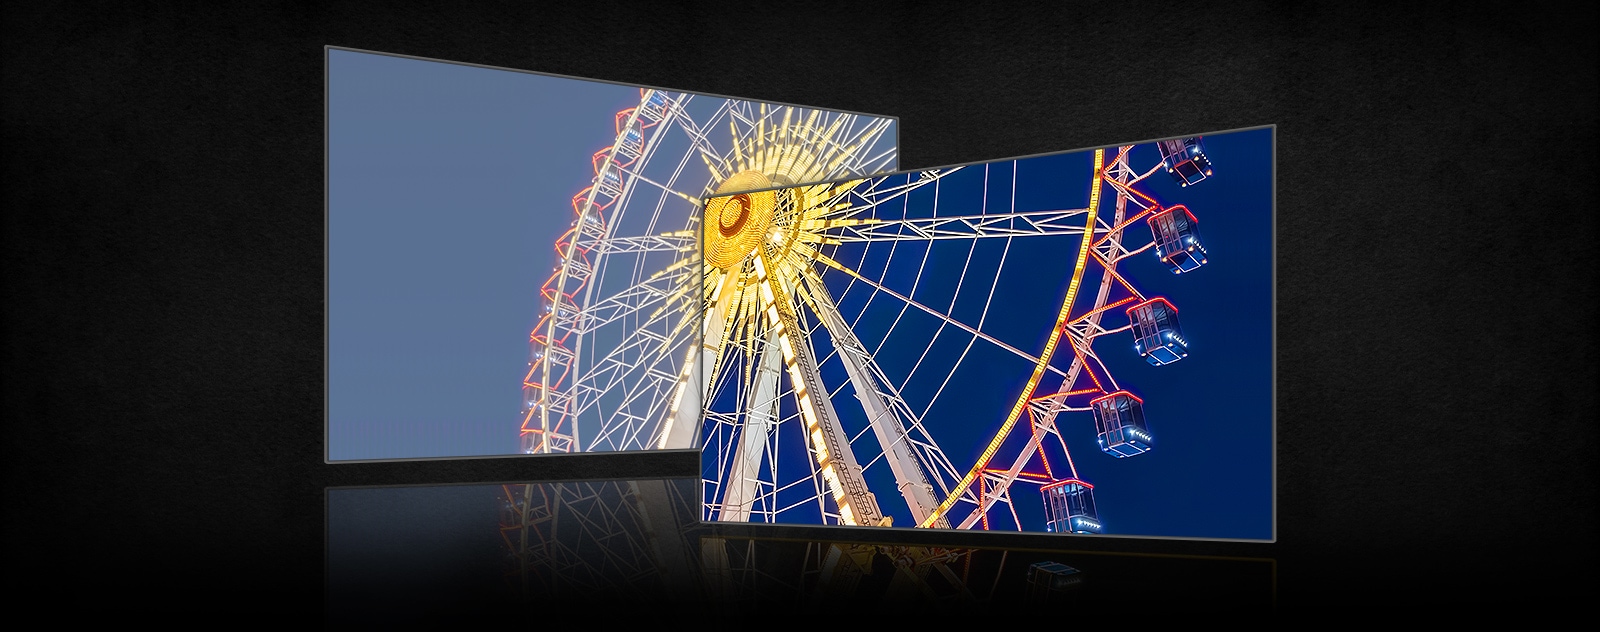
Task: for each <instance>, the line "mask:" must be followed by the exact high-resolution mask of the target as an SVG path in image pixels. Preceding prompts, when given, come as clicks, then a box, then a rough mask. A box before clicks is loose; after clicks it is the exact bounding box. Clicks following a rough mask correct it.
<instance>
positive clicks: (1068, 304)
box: [917, 149, 1106, 528]
mask: <svg viewBox="0 0 1600 632" xmlns="http://www.w3.org/2000/svg"><path fill="white" fill-rule="evenodd" d="M1105 156H1106V152H1105V150H1104V149H1096V150H1094V178H1093V181H1092V182H1091V183H1090V186H1089V215H1088V218H1087V219H1086V220H1085V222H1084V226H1093V225H1094V220H1095V215H1096V214H1097V213H1099V211H1100V182H1101V177H1100V176H1101V173H1100V170H1101V169H1102V168H1103V167H1104V166H1105ZM1093 237H1094V231H1092V230H1086V231H1084V232H1083V241H1082V242H1081V243H1080V244H1079V246H1078V258H1077V260H1076V261H1075V262H1074V265H1073V269H1072V282H1071V283H1069V284H1067V295H1066V297H1065V298H1063V299H1062V301H1061V311H1060V313H1059V314H1058V315H1057V316H1056V326H1055V327H1052V328H1051V329H1050V338H1049V339H1048V340H1046V341H1045V344H1044V352H1043V353H1040V354H1039V362H1038V363H1037V364H1036V365H1034V368H1033V375H1032V376H1030V377H1029V378H1028V384H1027V386H1025V387H1023V389H1022V395H1021V396H1019V397H1018V398H1017V403H1016V404H1015V405H1013V406H1012V407H1011V412H1010V413H1007V414H1006V420H1005V423H1003V424H1001V425H1000V431H999V432H997V433H995V436H994V438H993V439H990V440H989V445H988V447H986V448H984V449H983V455H982V456H980V457H978V462H977V464H976V465H974V466H973V467H972V470H970V471H968V472H967V475H966V476H964V477H962V478H961V482H959V483H957V484H956V486H955V488H954V489H952V490H950V496H949V497H948V498H945V500H944V502H942V503H939V507H938V508H937V509H935V510H934V511H933V513H931V514H929V515H928V517H927V518H925V519H923V521H922V523H921V524H919V525H917V526H919V527H923V528H927V527H930V526H932V525H933V523H934V521H936V520H938V519H939V518H940V517H941V516H943V515H944V514H946V513H948V512H949V511H950V508H951V507H954V506H955V504H956V501H957V500H959V498H960V496H961V494H963V493H965V492H966V491H967V488H969V487H971V486H972V481H973V479H976V478H977V477H978V473H979V472H980V471H981V470H982V469H983V468H985V467H988V465H989V460H990V459H993V458H994V455H995V453H996V452H999V451H1000V444H1001V443H1003V442H1004V441H1005V438H1006V436H1007V435H1009V434H1010V433H1011V427H1012V426H1015V425H1016V423H1017V419H1018V418H1020V417H1021V416H1022V411H1023V410H1024V409H1025V408H1026V407H1027V404H1028V400H1029V399H1030V398H1032V397H1033V392H1034V389H1036V388H1038V386H1039V380H1040V378H1043V377H1044V372H1045V367H1048V366H1049V365H1050V356H1052V355H1055V351H1056V343H1057V342H1059V341H1060V340H1061V332H1062V329H1063V326H1064V325H1065V324H1066V322H1067V316H1068V315H1069V314H1070V312H1071V311H1072V303H1073V302H1074V299H1076V298H1077V297H1078V288H1079V286H1080V284H1081V283H1082V282H1083V269H1084V264H1085V263H1087V261H1088V258H1089V247H1090V244H1091V243H1092V241H1093ZM1074 348H1076V347H1074ZM1091 375H1092V372H1091ZM980 501H981V499H980ZM978 510H979V511H982V510H983V505H982V504H981V503H980V504H979V505H978ZM984 520H988V512H984Z"/></svg>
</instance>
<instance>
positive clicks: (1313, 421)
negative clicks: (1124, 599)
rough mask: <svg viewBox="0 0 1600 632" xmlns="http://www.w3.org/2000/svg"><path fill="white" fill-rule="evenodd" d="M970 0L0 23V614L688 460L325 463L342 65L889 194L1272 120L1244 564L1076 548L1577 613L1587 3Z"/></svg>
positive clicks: (1591, 517)
mask: <svg viewBox="0 0 1600 632" xmlns="http://www.w3.org/2000/svg"><path fill="white" fill-rule="evenodd" d="M989 4H993V3H983V4H978V3H973V4H948V5H947V4H924V3H909V2H908V3H883V4H879V5H874V6H873V8H865V7H863V6H859V5H858V4H857V3H843V2H832V3H830V2H817V3H803V4H802V3H781V4H780V3H773V4H755V3H742V4H734V3H727V4H721V3H681V4H680V3H671V4H669V3H660V4H659V5H657V4H645V3H640V4H638V5H633V4H629V3H574V4H573V5H571V6H558V5H554V4H547V3H538V2H517V3H512V2H480V3H460V4H458V3H439V4H438V5H437V6H436V7H434V8H431V9H417V8H413V7H411V6H410V5H406V6H396V5H387V4H381V3H376V2H352V3H335V4H333V5H331V6H328V7H324V6H323V5H320V4H313V3H259V4H258V5H251V6H234V5H219V6H212V5H207V4H201V3H148V4H146V3H112V2H84V3H74V4H72V5H70V6H67V5H60V6H58V5H54V4H48V3H37V4H22V3H10V4H7V5H5V8H4V16H3V22H4V27H3V28H4V33H3V34H0V42H3V43H0V50H3V51H4V66H3V89H0V102H3V103H4V112H3V116H4V128H5V131H4V137H3V138H0V147H3V149H0V154H3V156H4V165H5V166H4V172H3V173H4V176H3V183H4V187H5V188H4V194H3V195H4V197H3V199H4V202H5V220H4V221H5V225H4V230H3V232H4V250H3V255H0V256H3V257H4V262H5V300H4V304H5V306H4V311H5V315H6V318H5V320H6V353H5V369H4V371H5V372H4V375H3V377H4V386H3V393H4V402H5V406H6V413H5V421H4V423H3V426H0V427H3V428H4V436H5V443H6V445H5V458H4V460H3V465H0V467H3V468H4V472H5V485H4V488H3V489H4V490H5V491H4V493H5V497H4V504H3V506H4V513H5V517H4V538H5V547H6V550H5V554H4V560H5V563H4V567H5V571H4V572H5V581H6V590H7V595H8V596H10V597H13V598H14V599H16V601H15V602H14V603H19V604H22V605H23V607H24V608H26V607H28V604H30V603H44V601H43V600H44V599H46V598H47V597H49V598H53V600H54V601H57V602H60V600H62V599H65V600H67V601H66V603H67V604H71V605H69V606H66V609H65V610H62V611H61V612H62V613H64V614H66V613H70V614H71V615H73V616H81V615H84V614H94V613H97V612H98V613H101V614H110V615H117V616H126V615H127V614H128V613H145V614H148V613H152V612H164V611H170V612H184V613H197V612H206V611H212V610H215V611H229V612H236V613H245V614H248V615H250V616H251V617H252V618H259V617H269V616H281V615H296V616H308V617H314V616H319V612H320V611H321V610H320V609H321V607H322V604H321V600H322V596H323V595H322V592H323V588H324V587H323V572H324V566H323V565H324V553H323V536H324V533H323V528H324V522H323V521H324V513H323V512H324V508H323V499H324V489H326V488H327V487H330V486H342V485H358V484H359V485H366V484H401V483H449V482H489V481H510V480H537V479H543V478H590V477H601V476H651V475H688V476H692V475H693V472H695V471H696V467H697V466H696V455H694V454H693V453H679V454H652V455H604V456H601V455H593V456H585V457H582V458H571V459H567V458H501V459H485V460H475V461H433V462H415V463H369V464H347V465H339V466H329V465H325V464H323V462H322V451H323V446H322V440H323V425H322V424H323V422H322V416H321V406H322V386H323V384H322V378H321V376H322V359H323V357H322V322H323V312H322V306H323V301H322V296H323V284H322V244H323V242H322V235H323V232H322V230H323V214H322V211H323V209H322V195H323V189H322V164H323V162H322V161H323V157H322V148H323V147H322V120H323V118H322V107H323V101H322V96H323V83H322V81H323V55H324V50H323V46H325V45H339V46H348V47H354V48H362V49H369V50H377V51H384V52H393V53H402V54H409V55H420V56H426V57H433V58H439V59H446V60H452V61H463V62H471V63H479V64H489V65H496V66H505V67H511V68H518V69H528V70H538V71H546V72H555V73H562V74H569V75H576V76H583V77H593V78H600V79H608V80H614V81H623V82H635V83H642V84H649V85H658V86H662V87H669V88H675V89H681V90H692V91H703V92H710V93H716V94H730V95H738V96H741V97H750V98H758V99H768V100H773V101H782V102H793V103H803V104H807V105H816V106H824V107H830V108H839V109H845V110H855V111H863V112H872V113H883V114H891V115H897V116H899V117H900V120H901V126H902V127H901V130H902V135H901V141H902V152H903V153H902V161H901V164H902V166H904V167H906V168H917V167H926V166H937V165H942V164H948V163H958V162H967V161H972V160H979V159H990V158H1000V157H1006V156H1013V155H1021V154H1031V153H1039V152H1046V151H1055V150H1061V149H1070V148H1078V147H1085V146H1092V145H1103V144H1106V143H1114V142H1120V141H1134V140H1142V139H1147V138H1158V137H1164V136H1170V135H1175V134H1184V133H1195V132H1203V131H1212V130H1221V129H1231V128H1237V127H1246V126H1253V125H1259V124H1269V123H1271V124H1277V125H1278V166H1279V173H1278V252H1279V264H1278V274H1279V285H1278V290H1279V293H1278V317H1279V320H1278V362H1279V365H1278V379H1279V390H1278V432H1279V434H1278V463H1279V479H1278V483H1279V486H1278V499H1279V506H1278V519H1279V528H1278V541H1277V542H1276V543H1275V544H1255V545H1247V544H1237V543H1234V544H1229V543H1206V542H1162V541H1143V540H1137V541H1134V540H1118V539H1082V538H1080V539H1077V540H1074V543H1073V544H1074V546H1075V547H1078V548H1081V549H1085V550H1118V551H1143V552H1181V553H1196V554H1199V553H1205V554H1228V555H1244V556H1250V557H1269V558H1272V559H1275V560H1277V578H1278V603H1279V605H1280V607H1282V608H1284V609H1286V610H1310V611H1312V612H1317V611H1322V610H1326V611H1328V612H1350V611H1352V610H1365V609H1369V608H1372V609H1376V608H1380V607H1384V606H1389V605H1396V606H1402V607H1410V608H1417V607H1420V606H1426V605H1437V604H1445V605H1454V606H1460V607H1467V606H1471V607H1473V608H1481V607H1495V606H1500V607H1509V608H1514V609H1516V610H1519V611H1524V612H1533V613H1538V612H1550V611H1551V610H1552V609H1559V608H1561V607H1562V606H1563V605H1564V604H1566V603H1569V602H1570V601H1571V600H1572V599H1573V598H1574V597H1575V596H1577V595H1585V596H1592V594H1593V591H1594V582H1593V579H1592V571H1593V564H1594V545H1593V540H1592V534H1593V532H1594V531H1595V511H1594V503H1593V500H1592V499H1593V498H1594V497H1595V492H1596V490H1595V465H1594V463H1595V461H1594V456H1593V455H1594V454H1595V447H1596V446H1595V424H1594V419H1595V415H1594V394H1593V388H1592V387H1593V384H1594V383H1595V382H1596V380H1595V377H1596V376H1595V363H1594V360H1593V358H1594V352H1595V348H1594V336H1593V330H1594V325H1593V322H1594V320H1595V310H1594V306H1593V303H1594V285H1593V282H1592V273H1593V271H1594V267H1595V260H1594V257H1595V256H1596V249H1595V244H1596V241H1595V230H1594V224H1595V222H1594V215H1595V212H1596V209H1595V204H1594V192H1595V191H1594V176H1595V173H1596V157H1597V156H1600V147H1597V145H1596V141H1597V139H1596V134H1595V131H1596V130H1595V128H1596V126H1595V122H1596V116H1595V112H1596V110H1595V106H1596V85H1597V84H1600V82H1597V81H1596V79H1597V77H1596V74H1597V73H1596V48H1595V46H1594V40H1593V33H1594V32H1595V27H1596V23H1595V22H1596V21H1595V16H1594V9H1593V8H1592V7H1589V6H1585V7H1583V8H1579V7H1580V3H1568V2H1561V3H1555V2H1552V3H1517V4H1516V6H1515V8H1511V7H1506V6H1504V5H1503V4H1501V3H1484V4H1483V5H1482V6H1481V7H1480V6H1478V5H1473V4H1470V3H1412V4H1404V5H1388V4H1383V5H1379V4H1372V5H1365V4H1362V3H1348V2H1322V3H1311V2H1292V3H1265V2H1260V3H1237V4H1234V3H1229V5H1228V6H1223V5H1221V4H1219V3H1209V4H1208V3H1168V4H1146V3H1132V2H1126V3H1124V2H1119V3H1057V4H1049V5H1033V4H1032V3H1029V5H1027V6H1023V5H1021V4H1020V3H1019V4H1018V5H1017V6H1015V7H1004V8H1001V7H995V6H987V5H989ZM780 529H783V528H780ZM806 533H814V532H806ZM936 535H937V534H926V533H914V532H898V533H897V534H896V535H892V536H891V535H884V537H889V538H897V539H902V540H904V541H907V542H911V541H920V542H924V543H926V542H929V540H928V538H929V537H931V536H936ZM875 537H876V536H875ZM942 537H943V538H944V539H945V540H950V539H951V538H950V536H948V535H946V536H942ZM961 537H962V538H963V539H966V540H978V541H981V543H982V545H985V546H1032V547H1038V546H1039V540H1037V539H1027V540H1026V542H1023V541H1022V540H1020V539H1022V538H1025V536H1021V535H1000V534H969V536H961ZM1080 540H1081V541H1082V542H1081V543H1080V542H1079V541H1080ZM949 544H960V543H954V542H950V543H949ZM1160 605H1161V604H1160V602H1159V601H1158V602H1156V603H1152V604H1146V605H1142V606H1141V607H1146V608H1158V607H1159V606H1160Z"/></svg>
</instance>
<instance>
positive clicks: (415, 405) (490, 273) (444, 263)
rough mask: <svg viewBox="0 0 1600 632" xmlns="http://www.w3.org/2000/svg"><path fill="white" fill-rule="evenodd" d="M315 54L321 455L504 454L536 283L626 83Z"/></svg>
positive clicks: (629, 100)
mask: <svg viewBox="0 0 1600 632" xmlns="http://www.w3.org/2000/svg"><path fill="white" fill-rule="evenodd" d="M328 55H329V60H328V73H329V76H328V401H327V407H328V429H329V432H328V435H329V436H328V455H329V458H330V459H331V460H348V459H381V458H406V457H442V456H470V455H492V454H514V453H516V452H517V449H518V444H517V432H516V428H517V423H518V398H519V397H520V390H519V389H520V381H521V378H522V374H523V373H524V371H525V370H526V362H527V353H528V349H527V336H528V332H529V331H530V330H531V329H532V327H533V325H534V324H535V319H534V316H535V315H536V309H537V308H538V306H539V303H538V287H539V285H540V284H541V283H543V282H544V280H545V277H546V276H548V272H549V270H550V266H551V265H553V263H554V262H555V260H556V256H555V253H554V250H553V248H554V243H555V239H556V237H557V236H558V235H560V233H561V231H562V230H565V228H566V227H567V225H568V223H569V222H570V221H571V219H572V208H571V205H570V202H569V198H571V196H572V195H573V194H574V193H576V192H577V191H578V190H579V189H581V188H582V187H583V186H584V185H585V184H586V183H587V182H588V180H589V179H590V178H591V177H592V176H593V171H592V167H591V166H590V164H589V160H590V155H591V154H593V153H594V152H595V151H597V150H599V149H600V148H602V147H604V146H606V145H608V144H610V142H611V141H612V139H613V138H614V136H615V129H614V123H613V116H614V115H615V113H616V112H617V111H618V110H621V109H623V108H626V107H629V106H631V105H637V104H638V99H639V91H638V89H637V88H631V87H627V86H620V85H613V84H606V83H597V82H588V81H577V80H572V79H563V78H557V77H547V76H542V75H533V74H527V73H519V72H512V71H506V70H492V69H486V68H475V67H470V66H461V65H456V64H447V63H440V62H430V61H421V60H413V59H404V58H398V57H389V56H384V55H373V54H366V53H355V52H348V51H339V50H331V51H329V52H328Z"/></svg>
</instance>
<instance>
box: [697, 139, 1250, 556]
mask: <svg viewBox="0 0 1600 632" xmlns="http://www.w3.org/2000/svg"><path fill="white" fill-rule="evenodd" d="M1274 133H1275V128H1272V127H1261V128H1254V129H1247V130H1236V131H1229V132H1221V133H1214V134H1196V135H1192V136H1186V137H1179V138H1172V139H1166V140H1159V141H1149V142H1138V143H1126V144H1121V145H1115V146H1108V147H1103V148H1097V149H1092V150H1081V151H1069V152H1063V153H1056V154H1049V155H1039V156H1032V157H1026V158H1018V159H1008V160H1000V161H994V162H985V163H977V164H968V165H962V166H956V167H949V168H939V169H928V170H922V171H914V172H910V171H908V172H899V173H893V174H888V175H882V176H875V177H868V178H853V179H841V180H837V181H833V182H826V183H821V184H812V185H808V186H796V187H783V188H769V189H766V190H761V191H746V192H743V193H740V194H737V195H726V196H717V197H712V198H710V199H709V200H708V201H707V203H706V207H705V211H704V212H705V215H706V228H705V231H704V233H705V235H704V239H705V245H704V263H703V265H702V272H701V274H702V277H703V283H704V286H705V289H704V292H703V296H704V298H703V303H702V305H703V309H704V313H705V316H704V317H703V318H702V321H703V325H702V326H703V327H704V329H705V331H706V332H707V333H706V337H705V340H706V344H705V347H704V350H703V352H702V356H703V357H702V359H701V364H702V365H704V366H705V367H707V370H705V371H703V372H702V374H701V376H700V380H701V382H700V383H701V386H702V388H703V389H704V393H705V395H704V396H703V398H702V399H703V401H704V404H703V407H704V415H705V419H704V421H703V428H702V432H703V437H704V439H703V443H702V452H701V454H702V459H701V462H702V475H703V479H704V486H703V491H704V509H705V514H704V517H705V518H706V519H707V520H711V521H729V522H765V523H780V524H807V525H840V526H856V527H895V528H907V527H909V528H939V529H969V530H1007V531H1024V532H1039V533H1060V534H1103V535H1121V536H1144V537H1166V538H1215V539H1228V540H1272V539H1274V537H1275V535H1274V525H1275V520H1274V439H1273V437H1274V405H1273V403H1274V402H1273V397H1274V382H1273V379H1274V356H1273V346H1274V292H1273V289H1274V285H1273V283H1274V282H1273V270H1274V250H1273V239H1274V229H1273V217H1274V184H1273V183H1274V180H1273V177H1274V176H1273V173H1274V172H1273V168H1274V163H1273V157H1274V150H1273V147H1274Z"/></svg>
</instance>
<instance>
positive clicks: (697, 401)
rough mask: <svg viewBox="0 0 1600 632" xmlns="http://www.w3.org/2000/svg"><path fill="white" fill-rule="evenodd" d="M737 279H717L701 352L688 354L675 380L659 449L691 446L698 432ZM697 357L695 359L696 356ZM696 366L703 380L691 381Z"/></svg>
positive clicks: (718, 362)
mask: <svg viewBox="0 0 1600 632" xmlns="http://www.w3.org/2000/svg"><path fill="white" fill-rule="evenodd" d="M737 280H738V277H737V276H735V275H732V274H723V275H721V277H720V278H718V279H717V281H716V284H715V286H714V288H715V289H714V291H713V293H712V295H711V297H710V301H711V309H710V311H709V312H708V313H707V314H706V316H705V317H704V319H703V321H704V322H703V324H702V328H701V331H700V340H701V343H700V349H699V350H698V353H696V351H695V350H691V351H690V352H689V358H688V360H687V361H686V362H684V366H683V371H682V373H681V375H680V376H679V379H678V387H677V392H676V393H675V394H674V395H673V397H672V406H671V408H670V413H669V416H668V418H667V419H666V421H665V423H663V424H662V426H663V427H662V429H661V433H660V437H659V439H658V441H659V443H658V445H659V447H660V449H679V448H691V447H694V433H695V432H698V431H699V430H700V418H701V415H702V412H703V409H704V407H705V400H704V395H705V393H708V392H711V389H712V385H713V384H716V381H717V375H718V372H719V371H720V370H721V365H722V358H723V353H724V351H723V350H724V349H725V348H726V346H727V342H728V333H729V328H728V312H729V310H730V309H731V308H732V306H733V299H734V295H735V293H736V292H735V288H734V285H735V283H736V282H737ZM697 356H698V357H697ZM696 367H699V371H700V372H701V378H702V381H700V382H699V383H696V382H695V381H694V377H695V375H694V372H695V370H696Z"/></svg>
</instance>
